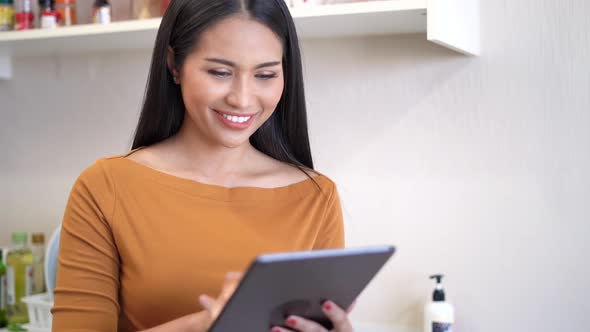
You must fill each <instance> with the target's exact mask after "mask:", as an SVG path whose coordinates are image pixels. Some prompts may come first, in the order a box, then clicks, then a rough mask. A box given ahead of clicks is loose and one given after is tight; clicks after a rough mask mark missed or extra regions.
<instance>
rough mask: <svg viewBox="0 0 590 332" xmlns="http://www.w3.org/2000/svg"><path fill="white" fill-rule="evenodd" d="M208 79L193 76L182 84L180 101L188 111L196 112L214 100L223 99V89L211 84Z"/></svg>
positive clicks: (202, 76) (201, 76)
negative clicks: (181, 100)
mask: <svg viewBox="0 0 590 332" xmlns="http://www.w3.org/2000/svg"><path fill="white" fill-rule="evenodd" d="M208 79H209V78H208V77H206V76H204V75H194V76H192V77H191V78H190V79H188V80H185V81H184V82H183V83H182V99H183V100H184V104H185V106H186V108H187V110H189V111H198V110H199V109H201V108H203V107H208V106H209V105H210V104H211V103H212V102H213V101H214V100H217V99H219V98H223V96H224V94H225V93H226V91H225V88H224V87H223V86H220V85H219V84H211V82H209V81H208Z"/></svg>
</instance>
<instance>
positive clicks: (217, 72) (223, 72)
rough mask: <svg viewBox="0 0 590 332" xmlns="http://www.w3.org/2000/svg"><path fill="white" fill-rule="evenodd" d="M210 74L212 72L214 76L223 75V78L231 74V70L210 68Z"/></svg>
mask: <svg viewBox="0 0 590 332" xmlns="http://www.w3.org/2000/svg"><path fill="white" fill-rule="evenodd" d="M209 74H211V75H213V76H217V77H221V78H225V77H229V76H231V73H230V72H227V71H219V70H213V69H212V70H209Z"/></svg>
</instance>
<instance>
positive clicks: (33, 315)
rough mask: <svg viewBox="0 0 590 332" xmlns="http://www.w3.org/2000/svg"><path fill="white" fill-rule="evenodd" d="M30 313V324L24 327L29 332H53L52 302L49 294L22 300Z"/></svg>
mask: <svg viewBox="0 0 590 332" xmlns="http://www.w3.org/2000/svg"><path fill="white" fill-rule="evenodd" d="M22 301H23V302H24V303H26V305H27V310H28V312H29V324H27V325H23V327H24V328H25V329H27V330H28V331H29V332H36V331H38V332H51V323H52V321H53V317H52V315H51V307H53V301H51V299H50V297H49V294H48V293H43V294H37V295H31V296H27V297H25V298H23V299H22Z"/></svg>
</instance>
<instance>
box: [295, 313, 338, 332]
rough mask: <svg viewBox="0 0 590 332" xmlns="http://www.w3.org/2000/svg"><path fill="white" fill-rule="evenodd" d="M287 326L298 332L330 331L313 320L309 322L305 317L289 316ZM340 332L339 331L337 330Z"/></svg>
mask: <svg viewBox="0 0 590 332" xmlns="http://www.w3.org/2000/svg"><path fill="white" fill-rule="evenodd" d="M285 324H286V325H287V326H288V327H289V328H292V329H295V330H297V331H301V332H328V330H326V329H325V328H324V327H323V326H321V325H320V324H318V323H316V322H314V321H311V320H307V319H305V318H303V317H299V316H293V315H291V316H289V317H287V319H286V320H285ZM335 331H338V332H340V331H339V330H335Z"/></svg>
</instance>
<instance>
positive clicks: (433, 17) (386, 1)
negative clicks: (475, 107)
mask: <svg viewBox="0 0 590 332" xmlns="http://www.w3.org/2000/svg"><path fill="white" fill-rule="evenodd" d="M291 13H292V15H293V18H294V20H295V24H296V26H297V31H298V33H299V36H300V38H302V39H312V38H328V37H330V38H333V37H348V36H369V35H390V34H405V33H426V34H427V38H428V40H431V41H433V42H435V43H438V44H441V45H443V46H445V47H448V48H450V49H452V50H454V51H457V52H460V53H464V54H469V55H477V54H478V53H479V0H383V1H371V2H359V3H348V4H337V5H326V6H313V7H301V8H292V9H291ZM160 21H161V19H159V18H155V19H147V20H136V21H124V22H115V23H111V24H109V25H94V24H89V25H77V26H73V27H64V28H58V29H54V30H29V31H10V32H0V79H2V78H4V79H9V78H11V77H12V57H13V56H47V55H61V54H72V53H92V52H108V51H119V50H130V49H151V48H153V44H154V41H155V37H156V33H157V30H158V27H159V25H160Z"/></svg>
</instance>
